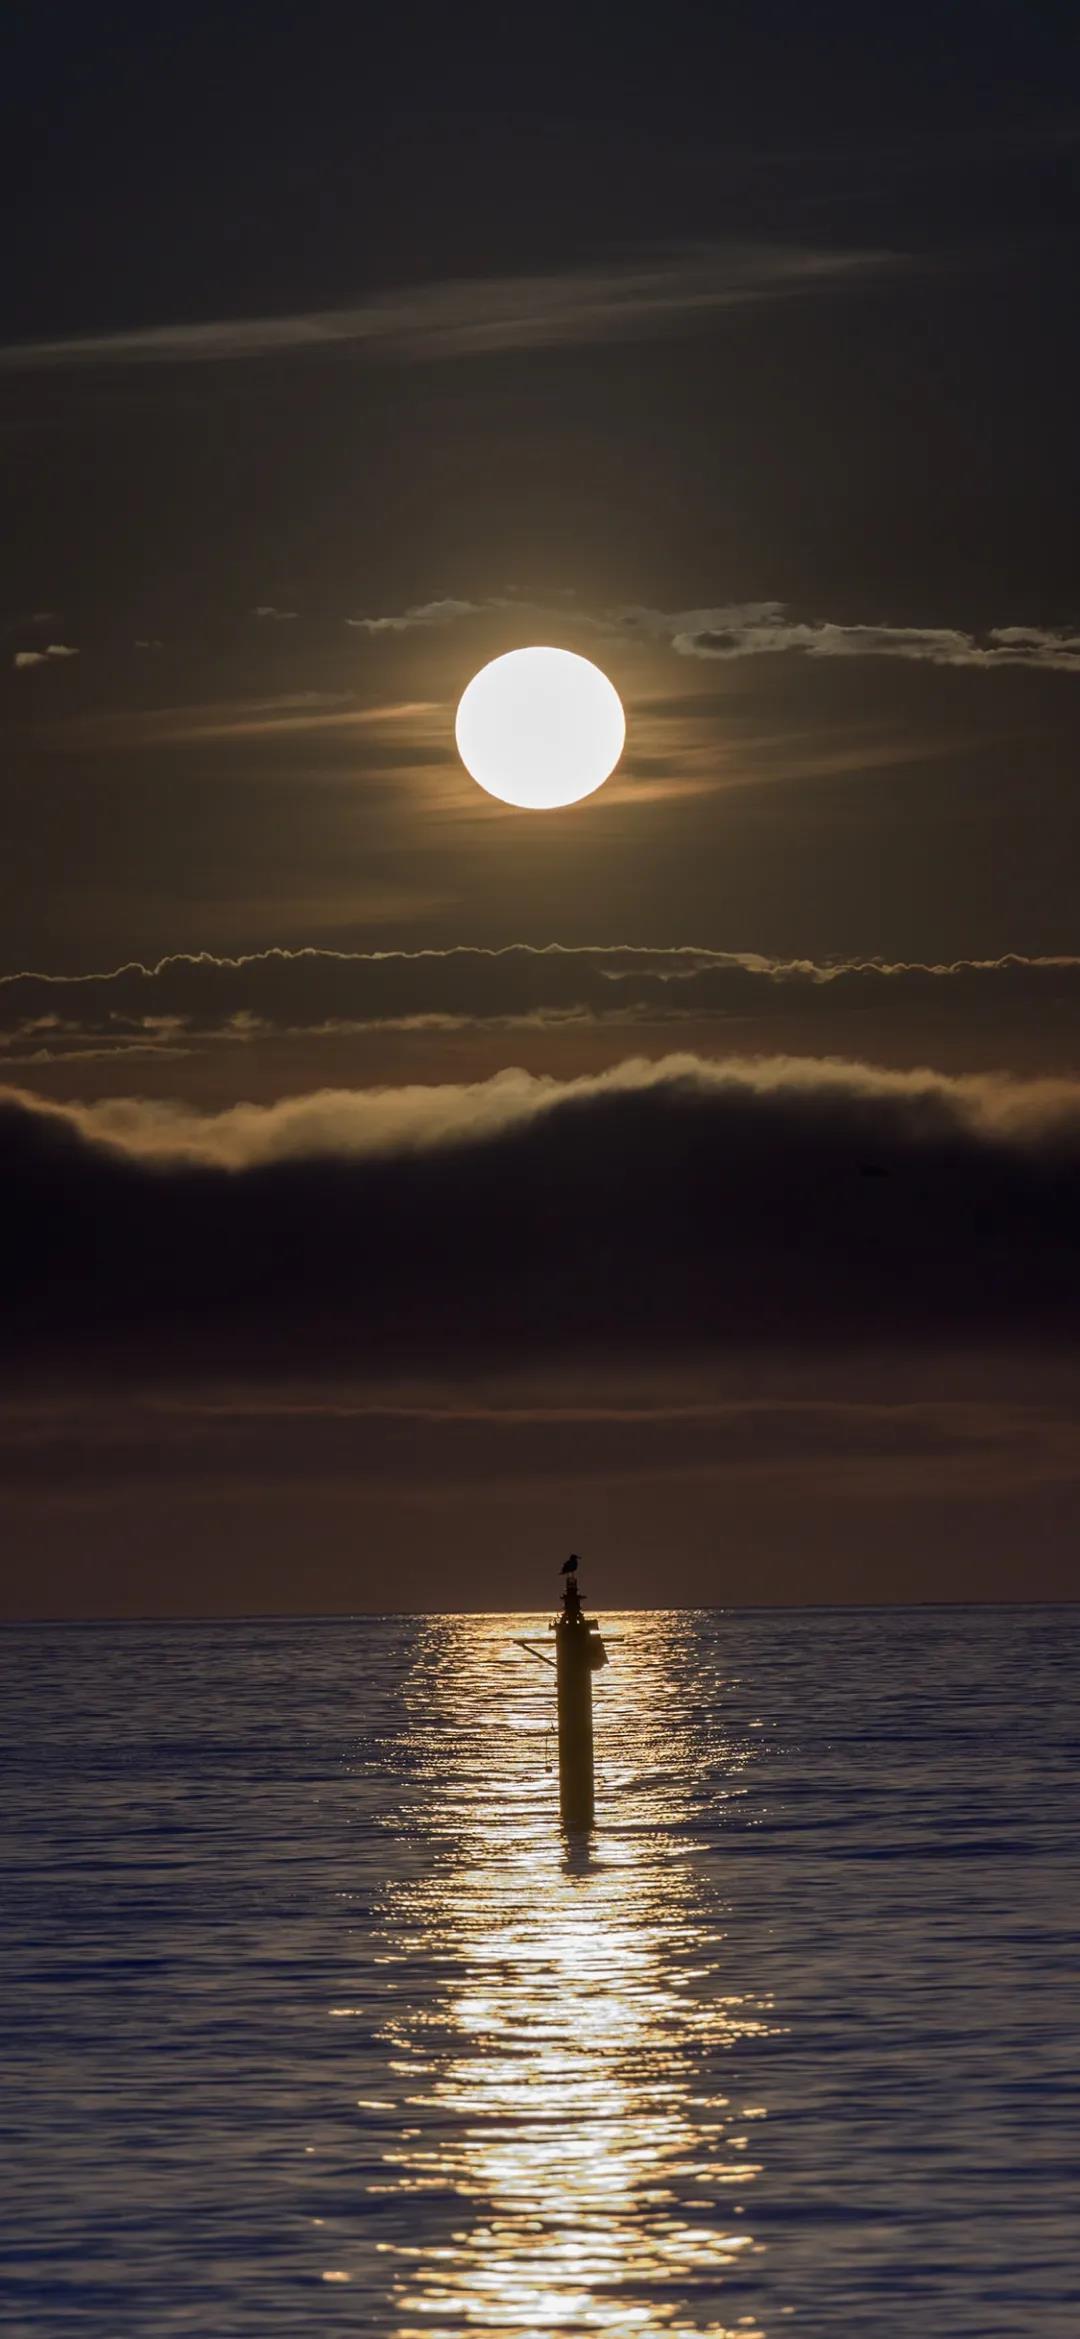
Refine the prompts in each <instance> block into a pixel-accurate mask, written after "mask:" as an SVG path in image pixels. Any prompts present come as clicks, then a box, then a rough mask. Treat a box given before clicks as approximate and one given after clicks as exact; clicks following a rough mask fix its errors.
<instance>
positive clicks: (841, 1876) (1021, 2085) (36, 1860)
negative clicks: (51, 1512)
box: [0, 1607, 1080, 2339]
mask: <svg viewBox="0 0 1080 2339" xmlns="http://www.w3.org/2000/svg"><path fill="white" fill-rule="evenodd" d="M549 1622H550V1618H549V1617H548V1616H547V1615H530V1616H512V1615H504V1616H503V1615H500V1616H463V1615H456V1616H426V1617H386V1618H371V1617H356V1618H351V1619H342V1618H334V1619H321V1620H320V1619H315V1620H309V1621H300V1622H296V1621H292V1620H288V1621H276V1620H272V1621H264V1620H256V1621H250V1622H238V1623H227V1624H222V1623H207V1624H165V1625H162V1624H130V1625H113V1624H107V1625H93V1626H88V1625H68V1626H56V1625H47V1626H30V1625H27V1626H17V1627H13V1628H11V1629H8V1630H7V1631H5V1632H4V1633H3V1635H2V1636H0V1664H2V1669H3V1694H2V1721H0V1728H2V1741H3V1764H4V1794H3V1814H2V1830H3V1869H4V1876H3V1889H2V1902H0V1934H2V1951H3V1968H4V1983H3V1990H2V1993H0V2034H2V2036H0V2074H2V2079H0V2085H2V2090H3V2112H2V2122H0V2124H2V2131H3V2137H4V2144H3V2156H2V2162H0V2167H2V2187H0V2189H2V2193H3V2197H4V2209H3V2218H2V2225H0V2329H2V2330H3V2331H5V2332H11V2333H16V2334H20V2335H22V2334H26V2335H27V2339H30V2335H31V2334H32V2335H33V2339H52V2335H53V2334H56V2335H60V2334H64V2335H66V2334H68V2333H71V2334H82V2335H85V2339H91V2335H92V2339H98V2335H100V2339H128V2335H132V2339H144V2335H145V2339H163V2335H165V2334H172V2333H177V2334H179V2333H184V2334H195V2335H197V2339H240V2335H241V2334H243V2335H244V2339H277V2335H278V2334H287V2335H288V2339H293V2335H294V2334H295V2335H296V2339H301V2335H303V2339H322V2335H325V2339H345V2335H346V2334H352V2333H363V2334H376V2335H380V2339H381V2335H384V2334H385V2335H386V2339H391V2335H392V2339H421V2335H422V2339H464V2335H475V2334H478V2333H492V2334H498V2335H499V2339H563V2335H564V2334H571V2333H573V2334H592V2335H595V2334H604V2335H610V2339H639V2335H651V2334H657V2335H661V2339H691V2335H694V2339H698V2335H699V2334H709V2335H710V2339H735V2335H738V2339H766V2335H767V2339H780V2335H781V2334H783V2333H786V2332H788V2331H792V2332H796V2333H798V2332H802V2333H807V2334H809V2333H814V2334H817V2333H820V2334H822V2335H823V2339H824V2335H825V2334H828V2335H829V2339H849V2335H850V2339H855V2335H856V2334H857V2335H858V2339H901V2335H902V2339H997V2335H998V2334H1000V2339H1026V2335H1028V2334H1030V2335H1031V2339H1077V2334H1078V2333H1080V1986H1078V1968H1080V1959H1078V1953H1077V1934H1078V1918H1080V1764H1078V1754H1080V1720H1078V1713H1077V1688H1078V1682H1080V1663H1078V1660H1080V1609H1076V1608H1067V1607H1063V1608H1023V1607H1020V1608H1007V1609H1006V1608H998V1609H994V1608H966V1609H963V1608H944V1607H942V1608H925V1609H907V1610H903V1609H869V1608H868V1609H861V1610H852V1609H847V1610H803V1611H793V1610H786V1611H763V1610H758V1611H754V1610H745V1609H744V1610H732V1611H725V1610H711V1611H707V1612H698V1613H685V1612H680V1613H674V1612H673V1613H665V1612H656V1613H650V1612H645V1611H641V1610H637V1611H634V1612H633V1613H628V1614H623V1615H608V1614H604V1615H603V1617H602V1623H603V1627H604V1630H605V1633H606V1635H607V1636H608V1646H609V1656H610V1662H609V1664H608V1666H607V1667H606V1668H605V1669H604V1670H603V1671H601V1672H599V1673H598V1674H597V1675H596V1677H595V1704H596V1759H597V1822H596V1828H595V1833H594V1834H593V1835H591V1836H590V1837H586V1838H579V1839H568V1838H566V1837H564V1835H563V1834H562V1833H561V1832H560V1827H559V1819H558V1801H557V1786H558V1781H557V1773H556V1769H555V1767H554V1764H555V1747H554V1742H553V1734H552V1723H553V1718H554V1712H553V1708H554V1695H553V1683H554V1675H553V1673H552V1672H551V1670H550V1668H549V1667H548V1666H547V1665H545V1664H544V1663H543V1662H541V1661H537V1659H536V1658H535V1657H533V1656H531V1655H530V1654H529V1652H528V1651H527V1650H525V1649H523V1648H521V1647H520V1646H518V1643H519V1641H520V1640H522V1639H524V1638H528V1637H530V1636H531V1637H534V1638H535V1639H536V1640H537V1641H538V1642H539V1643H540V1644H541V1646H543V1645H544V1644H545V1643H547V1645H549V1646H550V1642H549V1641H548V1639H547V1635H548V1625H549Z"/></svg>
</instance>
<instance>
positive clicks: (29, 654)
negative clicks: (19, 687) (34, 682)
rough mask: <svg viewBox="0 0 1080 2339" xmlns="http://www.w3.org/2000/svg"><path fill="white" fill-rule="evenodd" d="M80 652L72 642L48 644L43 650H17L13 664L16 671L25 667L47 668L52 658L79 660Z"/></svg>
mask: <svg viewBox="0 0 1080 2339" xmlns="http://www.w3.org/2000/svg"><path fill="white" fill-rule="evenodd" d="M78 655H79V653H78V650H75V649H73V648H72V646H71V644H70V642H48V643H47V644H46V646H45V648H44V649H43V650H16V652H15V657H14V660H13V664H14V665H15V667H16V669H19V668H21V667H25V666H47V665H48V663H49V660H50V658H77V657H78Z"/></svg>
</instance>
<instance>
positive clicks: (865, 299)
mask: <svg viewBox="0 0 1080 2339" xmlns="http://www.w3.org/2000/svg"><path fill="white" fill-rule="evenodd" d="M5 81H6V90H5V97H4V108H5V121H4V125H3V130H4V135H3V141H2V153H3V163H2V168H3V172H4V174H5V176H6V177H7V179H8V182H9V184H8V189H7V193H8V198H9V203H8V209H9V215H11V216H16V217H17V219H18V231H17V234H16V235H15V237H14V239H13V241H12V244H11V247H10V249H9V253H8V255H7V258H8V265H7V268H6V271H5V275H6V298H5V302H4V306H3V315H2V326H0V442H2V445H3V451H4V457H5V460H4V463H3V467H2V469H3V480H4V486H3V511H2V524H0V566H2V585H0V728H2V732H3V755H2V771H3V780H2V792H0V1188H2V1210H0V1247H2V1249H3V1253H4V1263H3V1286H2V1287H3V1290H4V1293H5V1305H4V1310H3V1317H2V1321H0V1373H2V1375H3V1381H4V1408H3V1414H2V1417H0V1537H2V1547H3V1549H4V1551H5V1553H6V1559H5V1560H4V1562H3V1563H2V1566H3V1575H2V1581H0V1613H2V1614H4V1615H7V1616H22V1615H46V1616H55V1617H65V1616H141V1615H158V1616H173V1615H202V1614H215V1615H217V1614H220V1615H242V1614H251V1613H256V1612H263V1611H267V1612H274V1613H278V1612H284V1613H287V1612H302V1613H312V1612H316V1611H331V1612H335V1611H344V1612H351V1611H363V1610H378V1609H387V1608H391V1609H399V1608H400V1609H457V1608H466V1609H467V1608H486V1607H510V1608H512V1607H515V1606H517V1607H524V1608H531V1609H535V1608H537V1607H540V1606H543V1604H544V1602H545V1601H546V1600H547V1599H548V1598H549V1597H551V1595H552V1590H553V1586H554V1583H555V1578H556V1575H557V1568H558V1564H559V1562H560V1561H561V1558H562V1557H563V1556H564V1554H565V1552H566V1551H569V1550H570V1549H571V1548H573V1549H575V1550H578V1551H580V1552H581V1553H582V1554H583V1559H584V1563H585V1564H584V1567H583V1583H584V1586H585V1589H586V1592H587V1594H588V1595H589V1596H590V1597H591V1598H592V1599H593V1600H595V1601H596V1602H598V1603H599V1604H600V1605H601V1606H603V1605H605V1604H606V1605H608V1606H627V1605H635V1604H660V1605H667V1604H671V1603H675V1604H686V1603H691V1604H708V1605H712V1604H717V1605H723V1604H725V1603H728V1602H732V1603H734V1602H755V1601H760V1602H765V1603H774V1602H779V1603H800V1602H817V1601H871V1602H874V1601H890V1600H928V1599H930V1600H940V1599H945V1600H967V1599H1006V1600H1011V1599H1025V1598H1032V1597H1035V1598H1046V1599H1054V1598H1066V1597H1070V1596H1072V1594H1073V1592H1074V1589H1075V1580H1076V1578H1075V1564H1074V1557H1073V1554H1074V1550H1075V1546H1076V1540H1077V1533H1078V1530H1080V1441H1078V1437H1077V1399H1078V1392H1080V1360H1078V1358H1077V1354H1076V1338H1075V1332H1076V1323H1077V1302H1078V1299H1080V1244H1078V1238H1077V1225H1078V1223H1080V1220H1078V1203H1080V1062H1078V1034H1080V929H1078V924H1077V914H1076V872H1077V867H1078V849H1080V789H1078V780H1077V768H1078V751H1080V570H1078V566H1077V552H1076V519H1075V515H1076V511H1077V508H1078V496H1080V433H1078V431H1077V427H1076V415H1077V411H1078V401H1080V316H1078V311H1077V304H1076V301H1075V291H1074V288H1075V283H1076V279H1077V266H1078V260H1080V249H1078V247H1080V172H1078V162H1080V23H1078V22H1077V20H1076V18H1075V13H1074V12H1073V11H1070V10H1064V9H1057V8H1050V7H1047V8H1032V7H1030V6H1020V5H1017V4H1013V5H1008V6H1005V5H994V4H993V0H984V4H983V5H981V6H980V7H978V8H975V7H971V6H967V5H963V4H961V5H958V6H955V7H953V8H950V9H948V10H942V9H941V8H932V9H931V8H928V7H922V6H915V7H912V8H909V9H906V10H904V11H898V10H897V11H888V12H886V11H870V12H867V11H866V10H865V8H856V7H854V6H844V5H830V4H826V5H823V6H822V7H821V8H819V9H816V10H813V11H807V10H805V9H797V8H796V7H795V6H794V5H792V4H791V0H784V4H782V5H781V4H774V5H769V4H767V0H766V4H764V5H758V6H756V7H755V8H754V9H753V10H752V11H751V10H746V9H743V8H742V7H734V6H733V7H731V8H727V9H718V8H716V7H715V6H712V7H708V8H706V7H700V8H686V7H683V8H679V7H677V8H675V9H674V10H669V11H665V13H664V16H663V18H662V20H661V19H657V18H655V17H653V16H650V15H648V14H647V13H638V14H634V13H633V12H627V11H626V10H621V9H620V10H615V9H613V8H611V7H610V6H607V7H598V8H588V7H586V8H584V9H582V8H578V9H576V10H574V11H573V12H571V11H562V10H560V9H557V8H556V9H554V10H552V11H546V12H545V13H544V15H543V17H542V18H537V19H535V20H523V19H518V18H509V17H508V16H507V14H506V12H505V10H500V11H489V10H486V9H484V8H476V9H470V10H465V11H460V10H456V11H455V10H438V11H436V10H434V9H430V8H425V9H418V8H410V7H405V8H401V9H398V10H396V11H393V12H391V13H390V14H389V15H388V16H387V17H386V18H385V19H378V18H376V17H374V16H373V15H372V14H371V12H370V11H363V10H357V9H355V8H350V9H344V8H341V7H338V6H327V5H320V4H319V0H314V4H313V5H310V6H308V7H306V8H305V9H304V10H303V11H302V12H301V11H299V10H297V9H295V8H293V7H291V6H286V5H284V4H283V0H264V4H263V5H262V6H260V8H259V9H258V10H257V11H255V10H251V9H242V8H235V9H232V10H225V11H222V10H221V9H220V8H217V7H215V8H213V9H212V8H210V7H208V6H204V5H201V0H192V5H191V7H189V8H188V9H187V10H186V11H185V12H184V15H183V18H182V19H175V18H174V17H173V16H171V15H169V14H167V13H165V12H162V11H159V10H147V9H145V8H144V7H135V6H134V5H132V4H130V0H115V4H113V5H91V6H86V5H80V6H78V7H74V6H67V5H64V4H63V0H58V4H57V5H55V6H53V7H52V8H51V9H49V10H40V9H37V10H31V9H24V10H20V11H17V12H16V18H15V22H14V32H13V36H10V35H9V56H8V71H7V73H6V75H5ZM535 642H540V643H550V644H554V645H556V646H561V647H564V648H567V649H571V650H576V651H578V652H580V653H581V654H583V655H585V656H586V657H589V658H591V659H593V660H594V661H595V662H596V663H598V664H599V665H600V666H601V667H602V668H603V670H604V672H605V673H606V674H608V675H609V676H610V678H611V680H612V681H613V682H614V684H615V686H616V688H617V689H618V691H619V693H620V696H621V697H622V699H623V702H624V705H625V709H626V716H627V744H626V751H625V754H624V756H623V759H622V762H621V764H620V765H619V767H618V770H617V771H616V773H615V774H614V776H613V777H612V778H611V779H610V780H609V781H608V782H607V783H606V785H605V786H603V787H602V788H601V789H600V790H599V791H598V792H597V793H596V795H594V796H593V797H591V798H589V799H588V800H587V801H586V802H584V803H580V804H578V805H575V806H573V807H570V808H567V809H565V810H562V811H550V812H544V813H529V812H524V811H519V810H515V809H512V808H509V807H507V806H506V805H503V804H500V803H498V802H496V801H494V800H493V799H492V798H490V797H489V796H487V795H486V794H484V793H483V792H482V791H481V790H480V789H479V788H477V787H476V786H475V784H474V783H473V782H472V781H471V779H470V778H469V776H468V774H467V773H466V772H465V771H464V769H463V767H462V765H461V763H460V762H459V760H458V757H457V754H456V750H455V745H454V729H453V725H454V711H455V707H456V704H457V701H458V699H459V697H460V695H461V692H462V690H463V689H464V687H465V685H466V684H467V682H468V681H469V679H470V678H471V676H472V675H473V674H474V673H475V672H476V671H477V669H478V668H479V667H480V666H482V665H483V664H484V663H485V662H486V661H487V660H488V659H490V658H492V657H494V656H496V655H498V654H499V653H500V652H502V651H505V650H508V649H512V648H515V647H518V646H521V645H524V644H528V643H535Z"/></svg>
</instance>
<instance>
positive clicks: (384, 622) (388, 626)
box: [345, 601, 511, 634]
mask: <svg viewBox="0 0 1080 2339" xmlns="http://www.w3.org/2000/svg"><path fill="white" fill-rule="evenodd" d="M509 606H511V604H510V603H508V602H506V601H421V602H419V603H418V604H417V606H416V607H415V608H413V609H402V610H401V611H399V612H398V614H397V615H395V616H393V617H347V618H346V620H345V623H346V625H349V626H352V627H353V629H354V630H355V631H356V632H357V633H370V634H382V633H427V632H430V631H431V629H432V628H433V627H436V626H440V625H456V624H457V622H458V619H459V618H462V617H482V616H483V615H484V613H485V611H486V610H488V609H505V608H507V607H509Z"/></svg>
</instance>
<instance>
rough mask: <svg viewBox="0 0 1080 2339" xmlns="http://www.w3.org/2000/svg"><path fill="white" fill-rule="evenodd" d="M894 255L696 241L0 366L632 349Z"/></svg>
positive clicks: (21, 352)
mask: <svg viewBox="0 0 1080 2339" xmlns="http://www.w3.org/2000/svg"><path fill="white" fill-rule="evenodd" d="M898 265H899V261H898V258H897V256H896V255H895V254H892V253H887V252H880V251H855V250H851V251H847V250H831V249H826V248H814V247H809V246H799V245H793V244H769V243H726V244H700V245H698V244H695V245H690V246H687V247H684V248H680V249H678V250H675V251H673V252H669V253H665V252H658V253H654V252H649V253H645V254H643V255H640V256H639V257H637V258H634V259H630V260H626V261H623V262H616V263H613V264H608V265H604V264H598V265H595V266H592V267H585V268H576V269H566V270H563V271H561V272H558V273H554V274H549V275H534V276H492V277H468V278H463V279H458V280H454V281H450V282H448V283H441V282H434V283H429V284H419V285H412V286H407V287H403V288H401V289H399V290H396V291H391V292H386V293H381V294H378V295H376V296H374V297H373V298H372V299H371V300H370V301H367V302H365V303H364V304H363V305H360V306H355V307H349V308H337V309H317V310H309V311H307V312H306V313H302V314H299V315H294V316H287V317H232V318H221V319H217V320H215V321H213V322H210V323H206V324H201V325H177V324H169V325H158V326H154V327H151V328H150V329H148V330H136V331H133V332H124V333H104V334H87V335H82V336H77V337H75V336H70V337H67V338H65V339H62V340H54V341H29V342H16V343H8V344H7V346H6V347H0V371H4V372H17V371H18V372H21V371H25V370H28V369H35V370H36V369H47V368H51V367H74V366H99V365H205V364H218V365H220V364H228V363H233V362H235V361H236V360H238V359H241V358H258V357H275V356H282V355H296V354H308V355H310V354H312V353H318V352H319V351H323V350H327V349H333V350H342V351H347V350H352V351H355V352H357V353H360V352H363V353H364V354H366V355H368V356H371V357H390V358H398V359H407V358H423V359H432V358H455V357H482V356H485V355H488V354H493V353H496V352H498V351H500V350H507V349H537V348H544V347H552V346H557V345H559V344H562V343H571V344H572V343H577V342H592V341H606V340H640V339H644V338H646V337H647V336H649V335H651V334H655V333H660V332H663V331H665V330H668V329H670V328H673V327H674V328H677V327H679V326H685V325H687V324H690V323H693V322H696V321H698V320H703V319H707V318H708V317H709V316H710V315H711V314H715V313H718V312H722V311H724V310H727V309H734V308H739V307H743V306H746V305H748V304H750V303H756V302H762V301H770V300H782V299H790V298H792V297H793V296H796V295H800V294H807V293H813V292H816V291H819V290H828V289H831V288H833V287H837V286H842V285H844V284H847V283H859V282H862V281H865V280H871V281H872V280H873V279H874V278H876V277H878V276H880V275H881V274H882V273H883V272H884V271H885V270H888V269H894V268H895V267H897V266H898Z"/></svg>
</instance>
